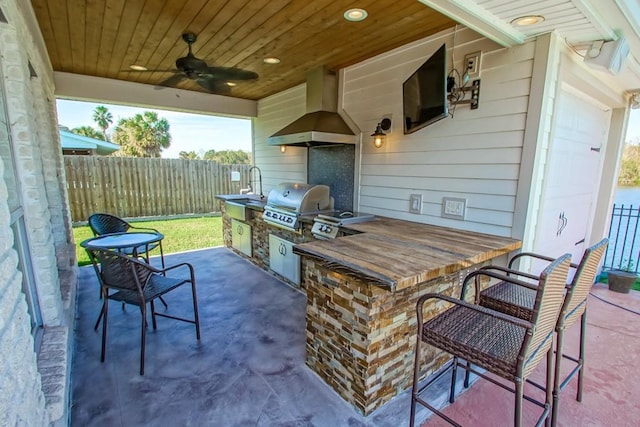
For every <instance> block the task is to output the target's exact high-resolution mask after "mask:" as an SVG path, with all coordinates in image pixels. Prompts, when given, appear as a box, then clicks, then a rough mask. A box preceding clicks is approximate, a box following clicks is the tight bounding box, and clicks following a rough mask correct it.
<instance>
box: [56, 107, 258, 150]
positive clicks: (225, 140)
mask: <svg viewBox="0 0 640 427" xmlns="http://www.w3.org/2000/svg"><path fill="white" fill-rule="evenodd" d="M98 105H104V106H105V107H107V108H108V109H109V111H110V112H111V114H112V115H113V124H112V125H111V127H110V128H109V129H112V128H114V127H115V126H116V124H117V123H118V120H120V119H122V118H126V117H131V116H133V115H135V114H136V113H141V112H143V111H156V112H157V113H158V116H159V117H161V118H165V119H167V121H168V122H169V126H170V127H169V131H170V132H171V137H172V141H171V146H170V147H169V148H168V149H166V150H163V151H162V157H163V158H178V157H179V153H180V152H181V151H195V152H196V153H197V154H200V155H203V154H204V153H205V152H206V151H208V150H216V151H221V150H244V151H248V152H250V151H251V120H248V119H235V118H228V117H218V116H206V115H201V114H190V113H179V112H176V111H167V110H158V109H152V108H138V107H127V106H123V105H112V104H105V103H93V102H81V101H70V100H65V99H58V100H57V108H58V123H60V124H61V125H63V126H67V127H68V128H69V129H73V128H76V127H80V126H91V127H93V128H95V129H98V126H97V125H96V123H95V122H94V121H93V118H92V116H93V110H94V109H95V108H96V107H97V106H98ZM98 130H99V129H98ZM107 132H109V130H107Z"/></svg>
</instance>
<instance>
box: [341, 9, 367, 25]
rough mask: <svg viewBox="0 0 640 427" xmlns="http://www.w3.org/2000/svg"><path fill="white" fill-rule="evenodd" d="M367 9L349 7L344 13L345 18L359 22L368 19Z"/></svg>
mask: <svg viewBox="0 0 640 427" xmlns="http://www.w3.org/2000/svg"><path fill="white" fill-rule="evenodd" d="M367 15H368V13H367V11H366V10H364V9H349V10H347V11H346V12H345V13H344V19H346V20H347V21H352V22H358V21H364V20H365V19H367Z"/></svg>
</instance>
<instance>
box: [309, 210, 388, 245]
mask: <svg viewBox="0 0 640 427" xmlns="http://www.w3.org/2000/svg"><path fill="white" fill-rule="evenodd" d="M373 219H375V216H373V215H371V214H368V213H363V212H348V211H347V212H327V213H321V214H319V215H317V216H316V217H315V218H314V220H313V227H312V228H311V232H312V233H313V235H314V236H315V237H316V238H318V239H335V238H336V237H338V232H339V231H340V227H342V226H345V225H349V224H356V223H358V222H365V221H371V220H373Z"/></svg>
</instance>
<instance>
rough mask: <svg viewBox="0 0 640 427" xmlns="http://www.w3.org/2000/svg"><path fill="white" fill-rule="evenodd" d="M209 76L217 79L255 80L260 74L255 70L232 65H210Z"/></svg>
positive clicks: (207, 73)
mask: <svg viewBox="0 0 640 427" xmlns="http://www.w3.org/2000/svg"><path fill="white" fill-rule="evenodd" d="M206 75H207V76H210V77H211V78H213V79H215V80H225V81H229V80H255V79H257V78H258V74H257V73H254V72H253V71H249V70H243V69H240V68H232V67H208V70H207V72H206Z"/></svg>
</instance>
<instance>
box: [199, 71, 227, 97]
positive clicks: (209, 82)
mask: <svg viewBox="0 0 640 427" xmlns="http://www.w3.org/2000/svg"><path fill="white" fill-rule="evenodd" d="M196 83H198V84H199V85H200V86H202V87H203V88H205V89H206V90H208V91H209V92H211V93H215V94H218V95H228V94H229V93H231V88H230V87H229V86H228V85H227V84H226V83H225V82H224V81H220V80H216V79H213V78H211V77H209V76H206V77H200V78H198V79H196Z"/></svg>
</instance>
